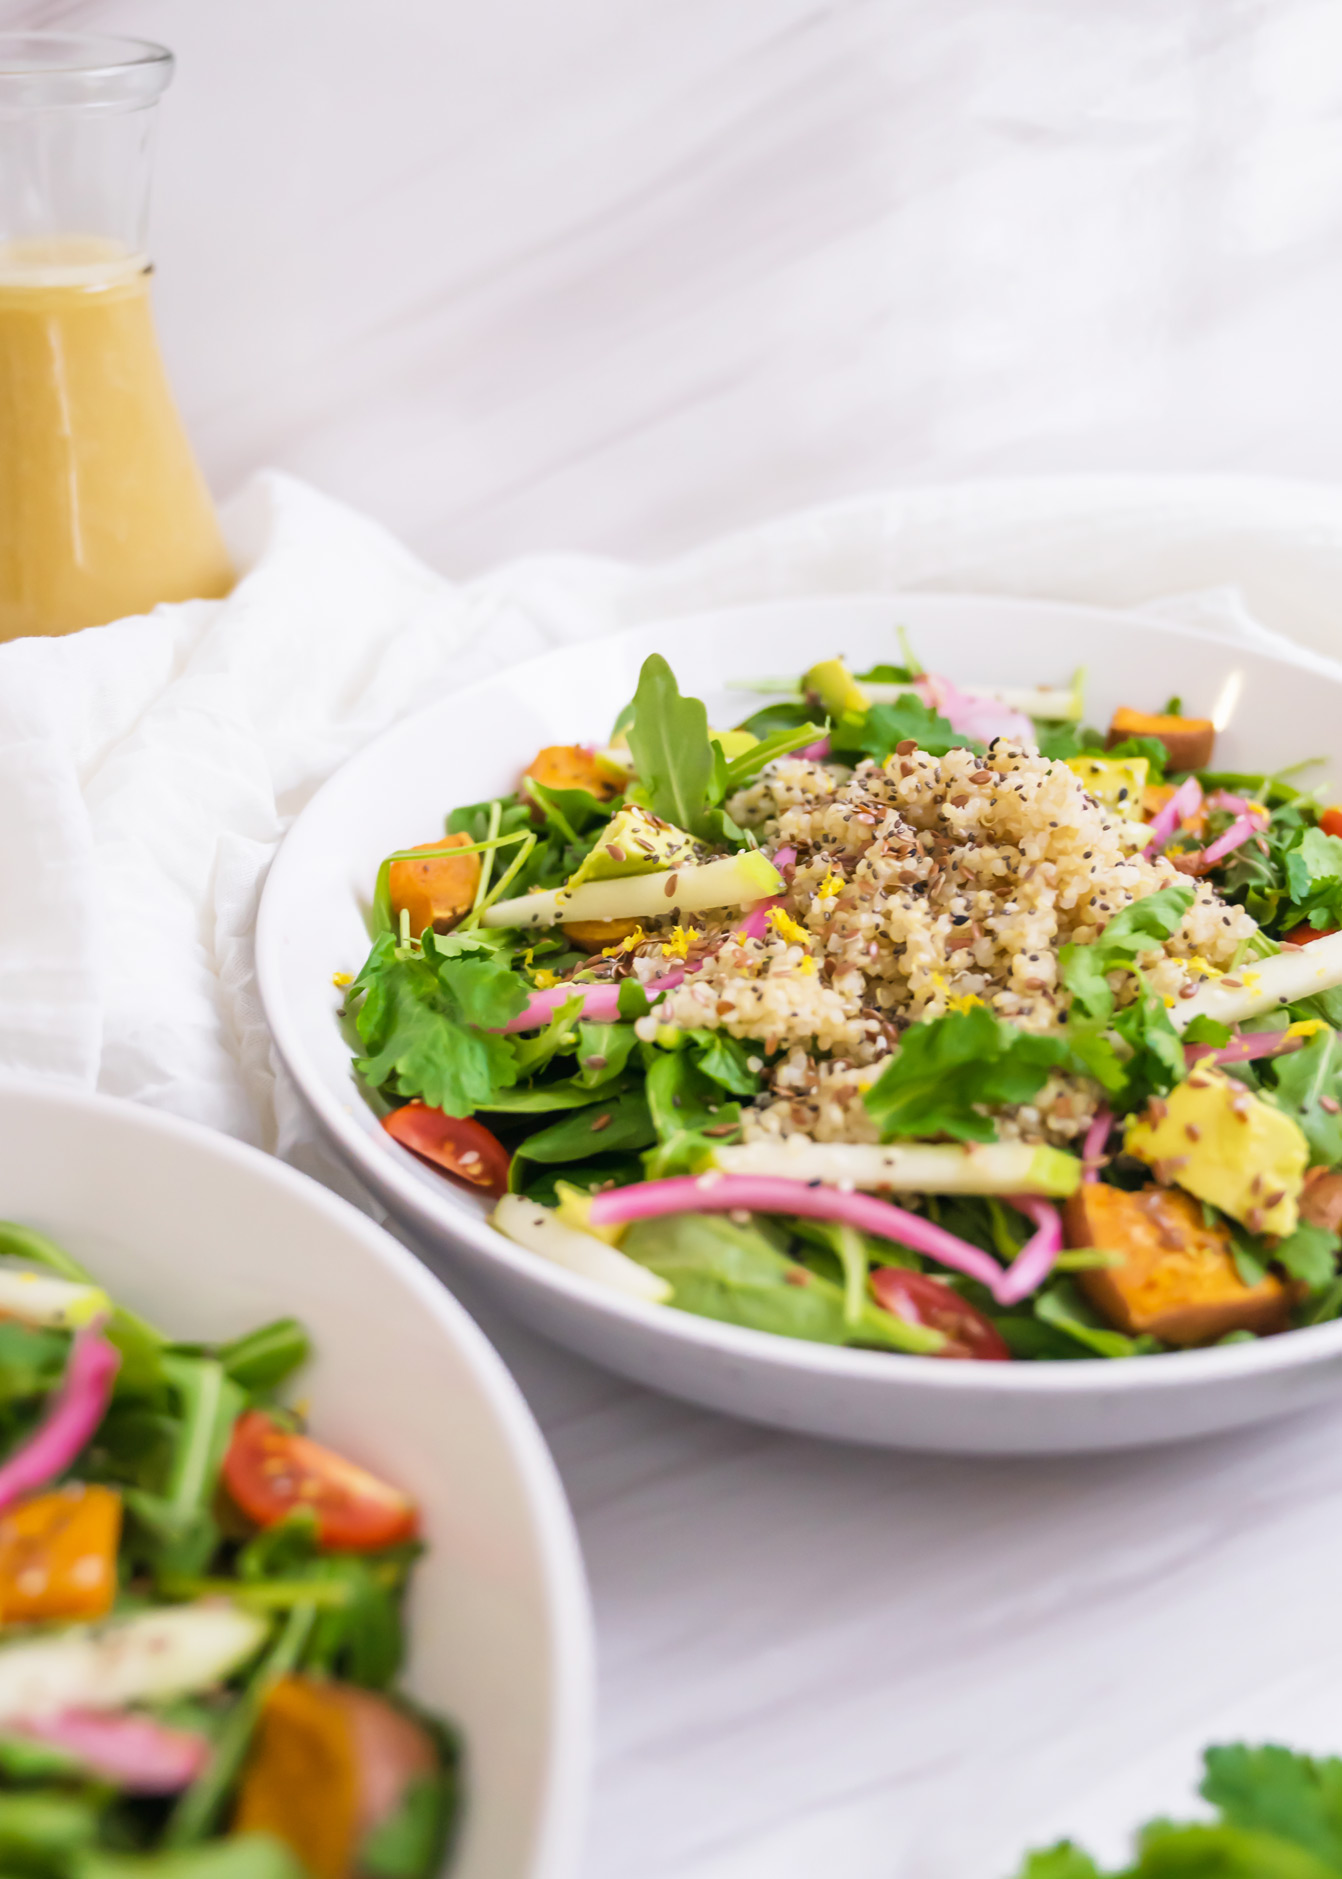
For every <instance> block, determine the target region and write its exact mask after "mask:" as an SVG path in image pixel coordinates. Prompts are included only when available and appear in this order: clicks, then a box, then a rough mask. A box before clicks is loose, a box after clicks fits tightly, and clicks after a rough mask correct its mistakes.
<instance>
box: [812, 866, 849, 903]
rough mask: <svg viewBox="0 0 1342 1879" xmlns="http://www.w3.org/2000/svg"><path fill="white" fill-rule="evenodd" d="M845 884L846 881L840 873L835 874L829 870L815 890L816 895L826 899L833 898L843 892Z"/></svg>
mask: <svg viewBox="0 0 1342 1879" xmlns="http://www.w3.org/2000/svg"><path fill="white" fill-rule="evenodd" d="M847 885H848V884H847V882H846V881H845V880H844V878H843V876H842V875H841V874H835V873H834V872H833V871H832V870H831V872H830V873H829V874H827V875H826V876H825V878H824V880H823V881H822V882H821V883H820V885H819V887H818V888H817V889H816V890H815V891H816V893H817V895H821V896H823V897H824V898H825V899H826V900H833V899H835V898H836V897H837V896H838V895H840V894H841V893H842V892H843V890H844V888H845V887H846V886H847Z"/></svg>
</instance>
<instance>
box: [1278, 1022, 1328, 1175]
mask: <svg viewBox="0 0 1342 1879" xmlns="http://www.w3.org/2000/svg"><path fill="white" fill-rule="evenodd" d="M1272 1069H1273V1073H1274V1074H1275V1076H1276V1088H1275V1090H1274V1092H1273V1093H1274V1095H1275V1096H1276V1099H1277V1103H1278V1106H1279V1107H1280V1108H1282V1109H1284V1110H1285V1111H1286V1113H1287V1115H1288V1116H1291V1117H1292V1118H1293V1119H1294V1120H1295V1121H1296V1122H1298V1123H1299V1124H1300V1127H1301V1128H1302V1129H1303V1130H1304V1132H1305V1136H1306V1139H1307V1140H1308V1142H1309V1147H1310V1159H1311V1161H1315V1162H1321V1163H1322V1164H1323V1165H1324V1166H1325V1167H1332V1165H1333V1164H1334V1162H1338V1161H1342V1109H1339V1107H1338V1105H1339V1104H1342V1039H1340V1038H1339V1036H1338V1033H1337V1032H1336V1031H1333V1030H1324V1031H1318V1032H1316V1033H1315V1035H1314V1036H1313V1037H1312V1038H1310V1040H1309V1042H1308V1043H1307V1044H1306V1045H1305V1046H1304V1048H1303V1049H1302V1050H1297V1051H1292V1052H1291V1053H1290V1054H1289V1055H1287V1056H1283V1057H1277V1058H1275V1059H1274V1060H1273V1065H1272ZM1325 1103H1329V1104H1331V1105H1332V1107H1331V1108H1326V1107H1325V1106H1324V1105H1325Z"/></svg>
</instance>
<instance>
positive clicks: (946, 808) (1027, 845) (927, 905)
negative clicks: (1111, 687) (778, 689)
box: [635, 741, 1255, 1143]
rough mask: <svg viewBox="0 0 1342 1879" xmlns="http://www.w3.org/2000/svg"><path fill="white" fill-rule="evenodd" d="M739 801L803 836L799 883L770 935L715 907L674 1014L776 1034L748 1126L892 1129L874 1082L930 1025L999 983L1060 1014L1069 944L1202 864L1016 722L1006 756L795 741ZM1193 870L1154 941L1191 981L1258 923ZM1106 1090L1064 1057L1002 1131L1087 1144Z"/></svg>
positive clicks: (750, 823)
mask: <svg viewBox="0 0 1342 1879" xmlns="http://www.w3.org/2000/svg"><path fill="white" fill-rule="evenodd" d="M729 810H730V813H731V815H732V816H733V817H734V818H735V820H736V821H737V822H738V823H740V824H741V826H742V827H745V828H749V829H752V830H753V831H754V832H755V834H756V836H757V837H758V839H759V841H760V843H761V845H762V846H763V847H764V849H765V850H766V852H770V853H773V852H775V851H778V850H784V851H785V850H787V849H789V848H790V849H793V850H795V851H796V860H795V865H794V866H793V867H792V868H791V870H790V873H791V878H790V881H789V882H788V890H787V893H786V895H785V897H784V898H783V902H782V905H781V907H780V908H778V909H777V911H776V912H774V913H773V914H772V915H770V917H769V922H768V928H767V932H766V936H765V937H764V938H762V939H755V938H749V937H747V936H746V934H745V933H744V932H743V931H742V930H741V922H740V916H737V918H736V919H735V920H734V921H732V922H726V921H722V922H716V923H715V922H713V921H708V922H706V923H704V924H703V925H702V926H700V927H697V928H696V929H695V931H694V933H693V935H692V938H691V941H690V944H691V948H692V952H691V957H692V959H694V960H697V961H700V963H698V964H697V969H696V970H695V971H694V972H693V974H692V975H691V976H689V977H688V978H687V979H686V982H685V983H684V984H682V985H681V986H680V987H679V988H678V989H676V990H674V991H672V992H671V993H670V994H669V996H668V997H667V998H666V999H665V1000H663V1002H662V1003H661V1004H659V1006H658V1011H657V1022H659V1023H663V1024H673V1025H678V1026H681V1027H682V1028H685V1029H701V1030H716V1029H721V1030H723V1031H726V1032H728V1033H729V1034H730V1035H732V1036H734V1037H737V1038H742V1039H751V1040H755V1039H760V1040H763V1041H764V1043H765V1045H766V1049H767V1051H768V1053H769V1059H770V1061H769V1066H768V1078H769V1088H768V1091H767V1093H766V1094H765V1096H764V1097H763V1098H762V1099H761V1100H760V1101H759V1103H758V1104H757V1105H756V1106H755V1107H754V1108H753V1109H750V1110H748V1111H747V1112H746V1121H745V1131H746V1135H747V1138H751V1137H759V1136H761V1135H766V1136H767V1135H774V1134H783V1135H790V1134H795V1133H802V1134H805V1135H809V1136H812V1137H814V1138H815V1139H816V1140H819V1141H832V1142H862V1141H871V1140H874V1139H875V1131H874V1129H873V1128H872V1125H871V1123H870V1120H869V1118H868V1116H867V1112H866V1109H865V1107H864V1105H863V1104H862V1102H861V1100H860V1098H861V1094H862V1091H863V1089H864V1087H866V1086H867V1085H869V1084H870V1082H871V1081H872V1080H873V1079H874V1077H875V1076H876V1075H878V1074H879V1068H880V1063H881V1060H882V1059H883V1058H884V1057H885V1056H887V1055H888V1053H889V1052H890V1051H891V1050H892V1049H893V1048H896V1047H897V1045H898V1040H899V1036H900V1033H901V1032H902V1031H903V1030H904V1029H905V1028H906V1027H907V1026H908V1025H909V1024H911V1023H914V1022H916V1021H917V1020H919V1019H923V1018H935V1017H939V1016H941V1014H942V1013H943V1012H946V1011H952V1010H963V1009H966V1008H967V1002H968V1001H979V1002H982V1003H983V1004H985V1005H987V1006H989V1007H990V1008H991V1009H992V1010H993V1011H994V1012H995V1013H996V1014H997V1015H998V1016H999V1017H1001V1018H1005V1019H1009V1020H1010V1022H1011V1023H1012V1024H1014V1025H1016V1026H1018V1027H1019V1028H1020V1029H1022V1030H1026V1031H1039V1032H1047V1031H1053V1030H1056V1029H1058V1028H1059V1025H1060V1023H1061V1022H1062V1021H1063V1019H1064V1014H1065V1013H1066V1011H1067V1008H1068V1005H1069V1002H1070V998H1069V994H1068V993H1067V991H1066V990H1065V989H1064V988H1063V987H1062V986H1061V985H1060V983H1059V972H1058V952H1059V948H1060V947H1062V946H1064V945H1067V944H1068V943H1070V942H1072V941H1079V942H1081V943H1083V944H1084V943H1086V942H1088V941H1090V940H1093V939H1094V938H1096V937H1097V935H1098V934H1099V933H1100V932H1101V931H1102V930H1103V928H1104V927H1105V925H1106V924H1107V923H1108V921H1109V920H1111V919H1112V918H1113V916H1114V915H1115V914H1116V913H1118V912H1120V911H1121V910H1122V909H1123V908H1124V907H1126V906H1128V905H1129V904H1130V903H1131V902H1132V901H1134V900H1137V899H1140V898H1141V897H1142V896H1143V895H1146V894H1150V893H1153V892H1155V890H1156V889H1158V888H1161V887H1165V886H1168V885H1170V884H1171V883H1173V882H1178V881H1185V880H1186V878H1187V877H1186V876H1183V875H1181V874H1179V873H1178V871H1177V870H1176V869H1175V868H1174V866H1173V865H1172V863H1171V862H1169V861H1167V860H1165V859H1164V858H1163V857H1160V858H1157V859H1156V860H1153V861H1146V860H1144V859H1143V858H1142V856H1141V854H1140V853H1138V852H1136V851H1135V850H1134V848H1133V835H1132V829H1131V826H1130V825H1128V824H1125V823H1123V822H1121V821H1118V820H1115V819H1114V818H1113V817H1111V816H1110V815H1109V813H1108V812H1107V811H1106V810H1105V809H1104V808H1103V807H1102V806H1101V805H1100V804H1098V803H1097V802H1096V800H1095V798H1094V797H1092V796H1090V795H1088V794H1087V793H1086V791H1085V789H1084V787H1083V785H1082V783H1081V781H1080V779H1079V778H1078V777H1077V776H1076V775H1075V774H1074V773H1073V772H1072V771H1071V770H1069V769H1068V768H1067V767H1066V765H1065V764H1061V763H1054V762H1050V761H1049V760H1048V759H1046V758H1044V757H1041V756H1039V755H1038V754H1036V753H1035V752H1033V751H1031V750H1028V749H1024V748H1021V747H1017V746H1013V745H1008V744H1006V743H1004V742H1002V741H999V742H997V743H995V744H994V745H992V746H991V748H990V749H989V751H988V753H987V756H986V757H979V756H976V755H974V754H973V753H972V752H970V751H967V750H953V751H951V752H949V753H948V755H946V756H944V757H932V756H929V755H928V754H927V753H926V752H925V751H920V750H911V751H908V752H906V753H905V754H903V755H899V754H896V756H895V757H893V758H891V759H890V760H889V763H888V764H887V765H885V766H881V765H879V764H876V763H871V762H867V763H861V764H859V765H858V767H857V768H856V769H855V770H852V771H849V770H846V769H843V768H842V767H840V766H839V765H836V764H818V763H812V762H809V761H806V760H804V759H801V758H795V757H794V758H787V759H783V760H782V761H780V762H777V763H775V764H772V765H771V766H770V767H769V768H768V769H767V770H766V771H765V772H764V773H763V775H762V776H761V777H760V778H759V780H758V781H757V782H756V783H755V784H754V785H753V786H752V787H751V788H749V789H747V790H745V791H743V792H742V793H741V794H740V795H738V796H737V797H735V798H734V799H733V800H732V802H731V803H730V805H729ZM1194 889H1195V896H1196V897H1195V899H1194V902H1193V905H1192V907H1191V908H1190V909H1189V911H1188V914H1187V915H1186V917H1185V919H1184V921H1183V923H1182V925H1181V926H1180V928H1179V930H1178V931H1177V932H1176V933H1175V934H1174V935H1173V936H1172V937H1171V938H1170V940H1169V941H1168V942H1167V943H1166V944H1165V945H1164V946H1162V947H1158V948H1156V949H1155V950H1154V951H1152V952H1150V953H1148V954H1146V955H1144V956H1143V957H1142V958H1140V959H1139V961H1138V964H1139V965H1140V966H1141V968H1142V970H1143V972H1144V973H1145V975H1146V977H1147V979H1148V982H1149V983H1150V984H1151V986H1152V987H1153V988H1154V989H1155V990H1156V991H1157V992H1158V993H1159V994H1160V995H1161V996H1163V997H1164V998H1166V999H1167V1000H1171V1001H1172V1000H1174V999H1176V998H1178V997H1179V995H1180V993H1181V992H1182V991H1183V990H1184V988H1185V987H1188V986H1195V985H1196V984H1198V983H1200V982H1201V981H1202V979H1204V978H1205V977H1206V976H1207V975H1208V974H1214V973H1216V972H1218V971H1222V970H1224V969H1226V968H1227V967H1228V966H1229V964H1230V962H1231V960H1232V959H1233V958H1234V956H1235V953H1236V951H1237V949H1238V948H1239V947H1240V945H1241V943H1242V942H1243V941H1244V940H1246V939H1247V938H1248V937H1249V936H1250V934H1252V933H1253V932H1254V931H1255V926H1254V922H1253V920H1252V919H1251V918H1250V916H1249V915H1248V914H1247V913H1245V912H1244V911H1243V910H1242V909H1240V908H1238V907H1233V906H1228V905H1227V904H1226V903H1225V902H1223V901H1222V900H1221V898H1220V896H1219V895H1218V894H1217V892H1216V890H1215V889H1214V888H1213V887H1211V886H1210V885H1209V884H1208V883H1207V882H1205V881H1198V882H1195V883H1194ZM680 943H681V944H682V945H683V944H684V941H683V939H682V941H681V942H680ZM666 946H667V937H666V935H664V934H662V933H660V932H657V931H655V930H654V931H650V932H649V935H648V941H647V943H646V944H645V945H644V946H643V947H641V948H640V950H639V954H638V956H637V958H636V962H635V969H636V970H637V971H638V973H639V975H640V976H641V977H643V978H651V977H654V976H656V975H657V974H658V973H660V972H661V971H664V970H665V969H666V953H665V950H664V949H665V948H666ZM1111 982H1112V984H1113V987H1114V990H1115V992H1116V993H1117V994H1118V996H1119V998H1120V1000H1122V999H1124V998H1128V997H1132V996H1134V995H1135V981H1134V980H1133V979H1132V978H1131V976H1130V975H1129V974H1126V973H1116V974H1115V975H1113V978H1112V981H1111ZM1097 1095H1098V1093H1097V1090H1096V1086H1095V1085H1094V1084H1092V1083H1090V1082H1089V1081H1087V1080H1085V1079H1078V1078H1068V1077H1065V1076H1061V1075H1055V1076H1054V1077H1052V1078H1050V1080H1049V1082H1048V1084H1046V1085H1045V1087H1044V1089H1043V1090H1041V1091H1040V1093H1039V1094H1038V1096H1036V1098H1035V1099H1034V1101H1033V1102H1032V1103H1031V1104H1029V1105H1028V1106H1027V1107H1026V1108H1024V1109H1022V1110H1020V1111H1018V1112H1016V1113H1015V1114H1014V1115H1013V1114H1011V1113H1010V1112H1007V1113H1006V1114H1005V1115H1002V1116H1001V1117H999V1131H1000V1133H1001V1134H1002V1135H1003V1136H1012V1135H1019V1136H1022V1137H1023V1138H1025V1139H1027V1140H1037V1141H1045V1140H1048V1141H1056V1142H1060V1143H1065V1142H1071V1141H1073V1140H1074V1139H1075V1138H1076V1137H1078V1136H1080V1135H1081V1134H1082V1133H1084V1131H1085V1128H1086V1126H1087V1124H1088V1123H1089V1121H1090V1120H1091V1118H1092V1116H1093V1115H1094V1111H1095V1106H1096V1102H1097Z"/></svg>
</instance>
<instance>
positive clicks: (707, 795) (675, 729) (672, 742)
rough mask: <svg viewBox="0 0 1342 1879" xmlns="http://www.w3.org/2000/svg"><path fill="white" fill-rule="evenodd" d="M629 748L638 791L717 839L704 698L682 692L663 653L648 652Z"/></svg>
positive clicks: (683, 823) (666, 815)
mask: <svg viewBox="0 0 1342 1879" xmlns="http://www.w3.org/2000/svg"><path fill="white" fill-rule="evenodd" d="M629 749H630V751H631V752H632V754H633V758H634V763H635V765H636V767H637V770H638V784H639V793H640V795H641V796H642V798H643V799H644V801H645V802H646V804H647V807H648V808H649V809H650V810H651V811H652V813H653V814H654V815H656V816H661V818H662V820H663V821H664V822H671V823H674V825H675V826H676V827H677V828H680V829H685V830H686V831H687V832H688V833H689V834H691V835H695V836H698V837H699V839H700V840H702V841H715V840H717V839H719V833H718V828H717V826H715V824H714V822H713V820H712V819H711V818H710V815H709V810H710V809H711V807H712V805H713V803H714V802H716V801H718V800H720V790H719V789H717V786H716V784H715V778H714V763H713V749H712V746H711V745H710V743H709V739H708V712H707V710H706V709H705V707H704V705H703V702H702V701H701V700H700V699H698V698H684V697H682V696H681V692H680V687H679V686H678V685H677V684H676V679H675V674H674V673H673V672H672V670H671V668H670V666H669V665H668V664H667V663H666V660H665V659H663V657H662V655H661V654H660V653H659V652H654V653H650V654H649V656H648V657H647V658H646V659H645V660H644V661H643V669H642V671H641V672H640V673H639V675H638V690H637V691H636V692H635V693H634V715H633V718H632V720H631V721H630V724H629Z"/></svg>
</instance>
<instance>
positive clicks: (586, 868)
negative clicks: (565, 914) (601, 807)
mask: <svg viewBox="0 0 1342 1879" xmlns="http://www.w3.org/2000/svg"><path fill="white" fill-rule="evenodd" d="M695 852H696V851H695V843H694V837H693V836H692V835H687V834H686V833H685V831H684V829H678V828H676V827H674V826H673V824H671V823H670V822H663V821H662V819H661V817H660V816H655V815H652V814H650V813H649V811H648V810H646V809H640V808H638V807H637V805H635V804H633V803H626V804H625V806H624V807H623V808H621V809H617V810H616V811H615V814H614V815H613V816H612V817H611V819H610V821H609V822H608V823H607V824H606V826H605V828H604V829H603V830H602V832H601V839H600V840H599V841H598V842H597V844H596V846H595V848H593V849H592V850H591V851H590V852H589V853H588V854H587V855H585V856H584V857H583V860H582V864H581V865H580V866H579V867H578V868H577V869H576V870H575V871H574V873H573V874H571V875H570V876H569V878H568V880H567V881H566V882H565V883H564V885H565V887H581V886H582V885H583V884H584V882H586V881H619V880H623V879H624V878H625V877H626V876H627V875H631V874H656V873H657V871H658V870H659V869H661V868H678V867H683V866H685V865H686V864H687V863H692V862H693V861H694V858H695Z"/></svg>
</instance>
